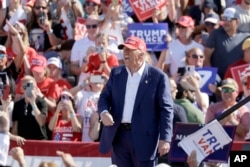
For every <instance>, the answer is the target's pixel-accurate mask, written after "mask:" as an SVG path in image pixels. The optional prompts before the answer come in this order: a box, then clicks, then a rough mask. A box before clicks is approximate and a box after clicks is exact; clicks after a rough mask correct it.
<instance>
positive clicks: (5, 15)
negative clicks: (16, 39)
mask: <svg viewBox="0 0 250 167" xmlns="http://www.w3.org/2000/svg"><path fill="white" fill-rule="evenodd" d="M8 2H9V5H8V6H7V7H6V8H2V9H0V44H1V45H4V44H5V41H6V40H7V35H8V32H6V31H5V30H4V29H3V28H4V25H5V20H6V19H7V20H9V19H10V18H11V17H12V16H14V15H15V14H16V12H17V11H18V12H24V13H25V14H24V15H22V16H23V17H22V18H18V20H17V21H20V22H22V23H23V24H25V25H27V23H29V22H30V20H31V15H32V9H31V8H30V7H28V6H22V3H21V2H22V1H21V0H9V1H8ZM2 3H3V1H2Z"/></svg>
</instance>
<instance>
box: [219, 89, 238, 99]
mask: <svg viewBox="0 0 250 167" xmlns="http://www.w3.org/2000/svg"><path fill="white" fill-rule="evenodd" d="M237 96H238V91H237V90H234V89H232V88H230V87H223V88H221V97H222V101H223V102H229V103H232V102H236V98H237Z"/></svg>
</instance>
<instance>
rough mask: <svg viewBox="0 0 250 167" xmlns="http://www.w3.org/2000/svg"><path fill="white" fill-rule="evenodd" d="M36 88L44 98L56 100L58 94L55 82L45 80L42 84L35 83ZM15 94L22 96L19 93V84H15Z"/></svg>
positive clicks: (49, 79) (48, 79)
mask: <svg viewBox="0 0 250 167" xmlns="http://www.w3.org/2000/svg"><path fill="white" fill-rule="evenodd" d="M37 87H38V88H39V89H40V91H41V92H42V94H43V95H44V96H45V97H47V98H53V99H58V97H59V94H60V92H59V89H58V86H57V84H56V82H55V81H54V80H53V79H51V78H45V79H44V80H43V81H42V82H40V83H37ZM16 94H23V93H22V91H21V82H19V83H18V84H17V87H16Z"/></svg>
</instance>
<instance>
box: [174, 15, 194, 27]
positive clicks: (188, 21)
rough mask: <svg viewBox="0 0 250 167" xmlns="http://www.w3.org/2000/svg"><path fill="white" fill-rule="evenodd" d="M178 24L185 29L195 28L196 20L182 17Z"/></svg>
mask: <svg viewBox="0 0 250 167" xmlns="http://www.w3.org/2000/svg"><path fill="white" fill-rule="evenodd" d="M177 24H179V25H181V26H184V27H194V20H193V19H192V18H191V17H190V16H181V17H180V18H179V20H178V22H177Z"/></svg>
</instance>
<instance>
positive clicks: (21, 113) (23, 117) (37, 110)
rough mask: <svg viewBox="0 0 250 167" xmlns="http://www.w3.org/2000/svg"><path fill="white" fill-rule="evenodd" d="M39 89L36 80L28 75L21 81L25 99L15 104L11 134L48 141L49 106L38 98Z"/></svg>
mask: <svg viewBox="0 0 250 167" xmlns="http://www.w3.org/2000/svg"><path fill="white" fill-rule="evenodd" d="M37 89H38V87H37V84H36V81H35V79H34V78H33V77H32V76H30V75H26V76H25V77H23V78H22V80H21V90H22V92H23V93H24V98H22V99H21V100H19V101H17V102H16V103H15V104H14V109H13V115H12V121H13V127H12V130H11V132H12V133H13V134H14V135H19V136H21V137H23V138H25V139H30V140H46V139H48V137H47V131H46V126H45V123H46V117H47V114H48V105H47V103H46V101H45V100H44V99H43V98H41V97H39V96H37V94H36V90H37Z"/></svg>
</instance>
